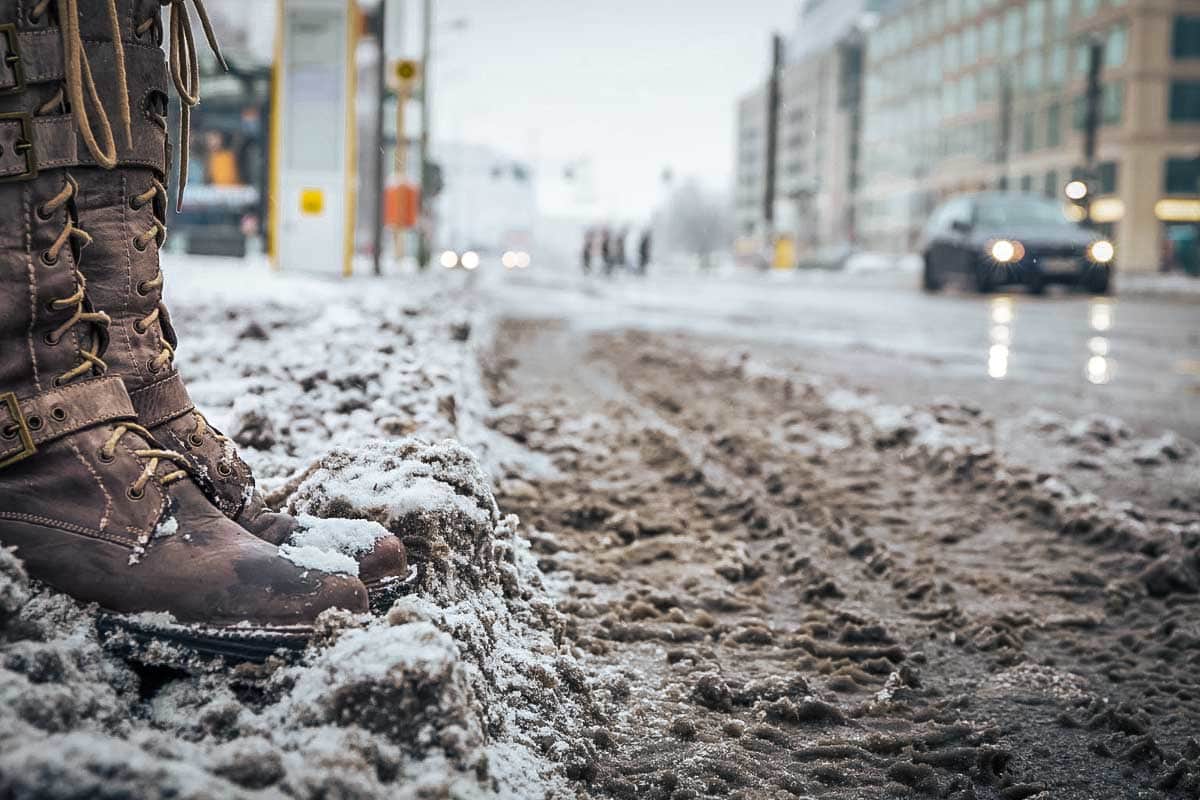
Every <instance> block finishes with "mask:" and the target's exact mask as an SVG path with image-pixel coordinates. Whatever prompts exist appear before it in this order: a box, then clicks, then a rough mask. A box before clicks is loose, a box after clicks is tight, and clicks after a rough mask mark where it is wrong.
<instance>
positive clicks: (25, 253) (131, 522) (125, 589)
mask: <svg viewBox="0 0 1200 800" xmlns="http://www.w3.org/2000/svg"><path fill="white" fill-rule="evenodd" d="M77 5H78V3H77V2H76V0H58V2H57V3H52V2H50V0H20V2H18V0H0V25H2V26H4V27H0V48H2V49H6V52H5V53H3V54H0V92H6V93H4V94H0V178H2V179H4V181H5V182H4V183H2V184H0V209H2V211H3V219H4V224H3V225H2V226H0V544H2V545H4V546H6V547H13V548H15V552H16V555H17V557H18V558H20V559H21V560H22V561H23V562H24V565H25V569H26V570H27V572H28V573H29V575H30V576H31V577H33V578H35V579H37V580H40V581H42V582H43V583H45V584H48V585H49V586H52V587H54V588H55V589H58V590H59V591H62V592H65V593H66V594H69V595H71V596H72V597H74V598H76V599H77V600H80V601H82V602H85V603H96V604H98V605H99V607H100V608H101V609H102V611H103V614H104V616H103V617H102V619H103V620H104V624H105V625H106V626H107V627H109V628H116V629H119V630H121V631H123V632H124V634H125V636H126V638H133V639H139V638H144V639H151V640H154V641H161V640H162V639H164V638H165V639H167V640H170V641H174V642H177V643H179V644H182V645H185V646H186V647H187V648H188V649H189V650H191V651H197V652H200V653H202V654H208V655H218V656H225V657H230V658H237V659H245V658H249V659H262V658H265V657H266V656H267V655H269V654H270V653H272V652H275V651H276V650H277V649H279V648H281V647H282V648H289V649H293V648H298V647H302V646H303V645H304V644H305V642H306V641H307V639H308V637H309V636H310V635H311V632H312V630H313V624H314V623H315V621H316V618H317V616H318V615H319V614H321V613H322V612H323V611H325V610H327V609H331V608H341V609H346V610H349V611H354V612H360V611H364V610H366V608H367V594H366V591H365V589H364V587H363V585H362V584H361V583H360V582H359V581H358V580H357V579H356V578H354V577H353V576H352V575H343V574H333V573H330V572H324V571H321V569H319V568H318V565H314V564H312V563H308V562H306V561H305V558H304V557H303V556H304V555H305V554H304V553H300V554H293V555H292V556H291V558H290V559H289V558H285V557H284V554H283V551H281V550H280V548H277V547H275V546H274V545H272V544H270V543H268V542H266V541H263V540H262V539H260V538H257V537H255V536H252V535H250V534H249V533H248V532H247V531H245V530H244V529H243V528H242V527H240V526H239V525H237V524H236V523H234V522H232V521H231V520H229V519H228V518H227V517H226V515H224V514H222V513H221V512H220V511H219V510H218V509H217V508H216V507H215V506H214V505H213V504H212V503H211V502H210V501H209V500H208V499H207V498H206V497H205V495H204V494H203V493H202V492H201V490H200V487H199V486H198V485H197V484H196V483H195V482H194V481H193V480H192V478H191V476H190V474H189V464H188V460H187V459H186V458H184V457H183V456H181V455H179V454H178V453H176V452H174V451H172V450H167V449H164V448H163V447H161V446H159V445H158V444H157V443H156V442H155V440H154V438H153V437H152V435H151V434H150V433H149V432H148V431H147V430H146V428H145V427H144V426H142V425H140V424H139V423H138V421H137V419H138V418H137V414H136V412H135V409H134V406H133V404H132V403H131V401H130V398H129V395H128V393H127V389H126V386H125V384H124V382H123V381H122V378H121V377H120V376H116V375H113V374H111V373H109V371H108V365H107V363H106V362H105V355H106V352H108V348H109V341H110V340H109V337H108V333H107V331H108V327H109V323H110V320H109V317H108V315H107V314H105V313H103V311H101V310H99V309H98V307H97V306H96V305H95V303H94V298H93V297H92V296H91V294H90V291H89V287H88V285H87V283H86V280H85V277H84V275H83V274H82V273H81V272H80V269H79V265H80V254H81V251H82V249H83V248H84V246H85V245H86V244H87V243H88V242H89V241H90V240H91V238H92V237H91V236H90V235H89V234H88V233H87V232H85V229H86V226H83V225H81V224H80V219H79V214H78V208H77V203H78V201H79V198H80V191H81V189H80V181H79V180H78V179H77V178H76V174H90V173H91V171H92V170H93V168H94V167H95V165H97V164H108V165H110V166H124V165H127V164H128V165H135V164H136V165H140V166H147V165H148V168H149V169H150V170H151V171H152V172H155V173H156V174H161V173H162V171H163V170H165V169H166V166H167V164H166V141H165V138H166V137H165V131H164V130H163V128H162V126H159V125H155V124H153V123H152V121H151V119H150V118H149V117H148V115H145V114H142V113H138V114H135V115H130V117H129V121H130V123H131V124H133V125H136V128H137V130H136V132H135V135H134V136H133V137H127V136H126V137H116V138H115V137H114V135H113V131H112V125H111V123H110V120H109V118H108V114H107V111H106V108H105V106H104V105H102V104H100V103H99V102H97V94H96V92H95V85H96V83H100V82H104V83H113V82H114V81H115V73H116V72H118V71H119V70H118V69H117V66H116V65H117V63H118V61H119V59H118V58H117V57H116V56H115V55H114V54H113V52H112V44H111V36H110V42H109V43H108V44H107V47H108V48H109V49H108V50H105V49H104V47H102V45H104V43H100V44H96V43H94V42H92V41H89V43H88V45H87V48H86V49H85V47H84V44H83V42H84V39H85V38H87V39H92V38H94V37H92V36H91V35H90V34H84V33H82V32H81V30H80V27H79V25H78V22H79V18H78V17H76V16H75V15H76V14H77V13H78V9H77ZM87 5H95V6H96V8H95V9H92V10H90V11H89V13H88V15H87V16H88V19H89V21H90V23H91V24H96V23H97V21H100V22H104V23H105V24H107V22H108V21H109V20H110V19H112V18H111V17H110V16H109V15H108V14H107V13H103V12H104V4H103V3H91V4H87ZM152 5H153V6H154V8H155V10H157V2H155V3H153V4H152ZM61 9H66V11H67V13H66V15H65V16H66V17H67V18H65V19H60V18H59V17H58V12H59V10H61ZM126 10H128V9H126ZM120 18H121V19H129V18H130V16H129V15H128V14H125V15H122V16H121V17H120ZM60 23H61V24H60ZM126 49H127V52H126V54H125V55H126V56H127V59H128V60H127V69H128V72H129V74H130V76H131V78H133V77H135V76H142V75H150V76H154V75H158V71H156V70H158V67H157V66H156V65H157V62H158V61H160V60H161V58H162V55H161V51H160V50H158V49H157V48H154V47H133V46H130V47H128V48H126ZM164 80H165V77H163V76H160V77H159V83H160V84H161V83H162V82H163V81H164ZM165 88H166V87H165V86H162V85H154V86H150V85H149V84H147V92H146V94H145V95H141V96H139V102H140V101H141V99H142V98H143V97H147V98H149V97H152V96H154V95H155V94H156V93H157V94H163V92H164V91H165ZM85 95H86V98H85ZM68 106H69V108H70V112H68V111H67V108H68ZM117 138H121V139H123V142H124V143H123V144H118V142H117ZM130 140H132V141H133V142H134V144H133V145H132V146H130V144H129V142H130ZM105 174H108V175H111V176H114V179H113V180H112V185H114V186H115V185H121V186H124V185H125V184H126V182H127V180H128V178H127V177H126V176H125V174H124V173H123V172H115V173H105ZM110 191H111V187H110ZM130 211H132V209H130ZM118 234H121V235H123V234H122V232H121V231H119V230H118V231H112V232H106V234H105V235H106V236H107V235H118ZM135 249H136V248H135ZM114 346H115V347H118V348H121V349H124V350H126V351H129V350H130V343H129V342H128V341H125V340H122V341H120V342H116V343H114ZM297 562H299V563H297ZM351 571H352V570H351ZM147 612H150V613H147Z"/></svg>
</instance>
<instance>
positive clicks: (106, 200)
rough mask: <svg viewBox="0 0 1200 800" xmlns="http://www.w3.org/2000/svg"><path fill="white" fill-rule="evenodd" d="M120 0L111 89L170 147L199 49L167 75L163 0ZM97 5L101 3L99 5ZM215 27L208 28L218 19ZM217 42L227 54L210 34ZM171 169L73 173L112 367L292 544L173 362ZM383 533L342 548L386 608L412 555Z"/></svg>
mask: <svg viewBox="0 0 1200 800" xmlns="http://www.w3.org/2000/svg"><path fill="white" fill-rule="evenodd" d="M119 5H120V6H121V7H122V9H123V10H125V9H126V8H127V9H128V11H129V13H124V14H121V15H120V19H121V24H122V26H127V28H126V29H124V30H122V34H123V37H124V38H125V40H126V41H125V42H124V47H123V49H124V51H125V53H126V59H127V62H128V66H127V70H126V76H127V77H126V81H127V86H123V85H122V84H121V81H120V79H119V77H118V76H117V75H116V74H115V73H113V72H108V73H106V74H104V75H101V74H99V72H97V74H96V80H97V83H98V85H99V88H100V95H101V97H118V96H122V95H123V93H124V91H125V89H126V88H127V89H128V96H129V97H131V98H135V99H138V100H139V102H138V104H137V105H138V107H137V108H136V113H135V114H134V118H135V119H136V120H137V123H136V124H137V125H138V128H139V131H138V133H137V135H136V136H135V137H134V141H135V142H137V143H138V146H139V147H140V146H141V143H142V142H144V141H145V140H146V139H152V140H153V141H154V142H155V143H156V146H157V147H159V149H160V150H161V147H162V141H163V137H164V136H165V135H166V130H167V91H168V84H172V85H174V86H175V87H177V88H178V89H179V93H180V94H181V98H180V100H181V103H182V109H183V116H184V124H185V125H186V117H187V114H188V110H189V108H190V107H191V106H192V105H194V104H195V103H196V102H197V101H198V99H199V87H198V86H197V85H195V84H194V83H192V82H191V81H193V80H194V78H193V76H191V75H190V74H189V73H188V71H187V70H186V68H185V65H187V64H194V63H195V58H196V53H195V52H194V51H193V50H184V51H183V52H181V53H178V54H173V55H172V59H171V63H172V64H174V65H176V66H175V67H174V68H173V69H172V70H171V74H168V67H167V61H166V59H165V58H164V55H163V53H162V50H161V49H160V46H161V44H162V40H163V37H164V31H163V26H162V15H161V14H160V4H159V2H158V0H121V2H120V3H119ZM92 7H95V8H94V11H92V12H91V13H88V11H89V10H90V9H92ZM80 8H81V16H82V19H83V28H84V36H85V38H86V39H87V40H88V41H105V42H106V43H107V42H111V41H112V40H113V36H112V31H111V29H110V27H109V26H108V23H107V22H106V19H107V18H106V16H105V14H104V13H103V10H104V2H97V0H81V5H80ZM197 8H202V6H201V5H199V4H198V5H197ZM201 19H202V21H203V17H202V18H201ZM169 24H170V26H171V28H172V32H171V34H172V35H171V36H170V40H171V42H172V47H175V46H182V47H185V48H186V47H187V46H188V45H187V43H190V42H192V41H193V37H192V36H191V35H190V34H186V35H182V34H181V33H180V32H182V31H183V30H184V26H190V21H189V19H188V16H187V12H186V10H185V9H181V8H179V7H178V6H176V5H173V6H172V8H171V16H170V23H169ZM204 27H205V32H206V33H208V32H209V31H208V25H207V23H205V25H204ZM209 41H210V45H211V46H212V47H213V49H214V52H218V51H217V50H216V43H215V41H214V40H213V39H212V37H211V36H210V37H209ZM180 43H182V45H181V44H180ZM108 46H109V47H110V48H111V45H108ZM135 53H136V54H137V58H134V57H133V56H134V54H135ZM177 56H178V57H177ZM218 58H219V55H218ZM181 65H183V66H181ZM142 129H145V130H144V131H143V130H142ZM183 134H184V136H183V144H182V146H181V148H180V156H181V159H182V165H181V173H182V174H181V183H180V185H181V186H182V185H183V183H184V182H186V151H187V144H186V129H185V130H184V131H183ZM168 168H169V165H168V164H167V163H165V161H164V160H163V158H162V157H161V154H160V155H159V157H158V158H141V159H136V160H130V161H128V162H122V163H120V164H117V165H115V166H114V167H113V168H112V169H101V168H99V167H95V168H91V169H84V170H77V171H76V172H75V173H74V175H75V177H76V178H77V180H78V181H79V183H80V188H81V192H80V194H81V196H80V199H79V201H78V202H79V214H80V218H81V220H82V223H83V225H84V227H85V228H87V229H88V231H89V232H90V233H91V235H92V238H93V243H92V246H91V247H90V248H89V249H88V258H87V260H86V261H85V263H84V264H83V265H82V267H81V269H82V270H83V272H84V275H85V276H86V278H87V280H88V292H89V296H90V297H91V298H92V300H93V301H94V302H95V303H96V304H97V306H99V307H101V308H103V309H104V310H105V311H106V312H107V313H108V314H109V315H110V316H111V317H112V325H111V326H110V329H109V335H110V337H111V338H112V346H111V347H110V348H109V350H108V356H107V361H108V364H109V367H110V369H111V374H114V375H118V376H120V377H121V378H122V379H123V380H124V381H125V386H126V387H127V388H128V390H129V395H130V398H131V400H132V401H133V405H134V408H135V409H136V411H137V414H138V420H139V422H140V423H141V424H143V425H145V426H146V427H147V428H148V429H149V430H150V431H151V433H152V434H153V435H154V437H155V439H157V440H158V441H159V442H160V443H161V444H162V445H163V446H164V447H166V448H168V449H171V450H174V451H175V452H177V453H179V454H181V455H182V456H183V457H185V458H186V459H187V461H188V462H189V464H190V465H191V468H192V473H193V476H194V480H195V481H196V482H197V483H198V484H199V486H200V487H201V489H202V490H203V491H204V493H205V495H207V497H208V498H209V499H210V500H211V501H212V502H213V504H214V505H216V506H217V508H219V509H220V510H221V511H222V512H223V513H224V514H225V515H226V516H228V517H229V518H230V519H232V520H234V521H236V522H237V523H238V524H239V525H241V526H242V527H243V528H245V529H246V530H248V531H250V532H251V533H253V534H254V535H256V536H258V537H259V538H262V539H264V540H266V541H268V542H270V543H271V544H275V545H283V544H287V543H288V542H290V541H291V540H292V539H293V537H294V536H295V535H296V534H297V533H303V529H301V528H299V526H298V523H297V521H296V520H295V519H294V518H292V517H290V516H288V515H285V514H279V513H277V512H274V511H272V510H270V509H269V508H268V507H267V506H266V503H265V502H264V501H263V498H262V495H261V494H260V493H259V492H258V490H257V489H256V488H255V482H254V476H253V474H252V472H251V470H250V467H249V466H248V465H247V464H246V462H245V461H243V460H242V458H241V457H240V456H239V455H238V452H237V449H236V448H235V446H234V443H233V442H232V441H231V440H230V439H229V438H228V437H226V436H224V435H223V434H222V433H221V432H220V431H218V430H217V429H216V428H214V427H213V426H212V425H210V424H209V422H208V421H207V420H206V419H205V417H204V415H203V414H202V413H201V412H200V411H199V410H197V409H196V407H195V405H194V404H193V403H192V400H191V398H190V397H189V396H188V391H187V388H186V386H185V385H184V383H183V380H182V378H181V377H180V375H179V372H178V371H177V370H176V369H175V366H174V363H173V362H174V356H175V346H176V343H177V338H176V334H175V331H174V329H173V327H172V326H171V321H170V316H169V314H168V312H167V308H166V306H165V305H164V304H163V302H162V290H163V273H162V271H161V269H160V265H159V248H160V247H161V246H162V244H163V242H164V240H165V238H166V227H165V225H164V220H165V219H166V212H167V202H168V198H167V190H166V188H165V185H164V184H165V182H166V171H167V169H168ZM377 533H379V534H380V535H378V536H375V537H374V538H372V535H371V533H369V532H368V533H366V534H364V536H362V537H360V538H359V539H358V540H349V539H347V537H345V536H340V537H336V539H337V540H338V541H340V542H341V543H342V545H343V547H342V552H343V553H345V554H346V555H349V556H351V557H353V558H354V559H355V561H357V562H358V577H359V578H360V579H361V580H362V581H363V583H364V584H365V585H366V586H367V589H368V591H369V592H370V593H371V596H372V600H373V602H374V603H375V605H377V606H389V605H390V601H391V599H392V598H393V597H394V594H395V592H396V590H397V588H398V587H399V585H401V584H402V583H403V581H404V578H405V577H406V576H407V574H408V564H407V561H406V559H405V554H404V546H403V545H402V544H401V543H400V540H399V539H397V538H396V537H395V536H392V535H390V534H387V533H386V532H384V531H380V532H377ZM310 538H311V537H310Z"/></svg>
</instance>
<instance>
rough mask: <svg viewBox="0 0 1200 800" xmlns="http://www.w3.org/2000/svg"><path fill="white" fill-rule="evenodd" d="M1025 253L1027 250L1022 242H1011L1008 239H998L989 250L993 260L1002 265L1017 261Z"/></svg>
mask: <svg viewBox="0 0 1200 800" xmlns="http://www.w3.org/2000/svg"><path fill="white" fill-rule="evenodd" d="M1024 251H1025V248H1023V247H1021V243H1020V242H1010V241H1009V240H1008V239H997V240H996V241H994V242H992V246H991V247H989V248H988V252H989V253H991V255H992V258H994V259H995V260H996V262H997V263H1000V264H1007V263H1009V262H1010V261H1016V260H1017V259H1019V258H1020V257H1021V254H1022V253H1024Z"/></svg>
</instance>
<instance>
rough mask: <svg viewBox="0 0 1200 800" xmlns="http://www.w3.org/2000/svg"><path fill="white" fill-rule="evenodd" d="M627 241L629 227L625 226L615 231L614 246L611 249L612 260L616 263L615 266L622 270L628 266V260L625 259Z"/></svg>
mask: <svg viewBox="0 0 1200 800" xmlns="http://www.w3.org/2000/svg"><path fill="white" fill-rule="evenodd" d="M628 239H629V226H625V227H623V228H621V229H620V230H618V231H617V241H616V246H615V247H614V248H613V250H614V252H613V260H614V261H616V265H617V266H618V267H620V268H621V269H622V270H624V269H626V268H627V267H628V265H629V262H628V260H627V259H626V258H625V242H626V241H627V240H628Z"/></svg>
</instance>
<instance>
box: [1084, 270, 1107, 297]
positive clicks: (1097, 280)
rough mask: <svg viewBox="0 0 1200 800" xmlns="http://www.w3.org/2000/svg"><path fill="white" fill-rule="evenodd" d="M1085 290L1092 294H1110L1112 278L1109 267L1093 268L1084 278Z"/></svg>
mask: <svg viewBox="0 0 1200 800" xmlns="http://www.w3.org/2000/svg"><path fill="white" fill-rule="evenodd" d="M1083 285H1084V288H1085V289H1087V290H1088V291H1089V292H1091V293H1092V294H1108V293H1109V292H1110V291H1112V278H1111V273H1110V270H1109V268H1108V267H1092V268H1091V269H1090V270H1088V272H1087V275H1085V276H1084V278H1083Z"/></svg>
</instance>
